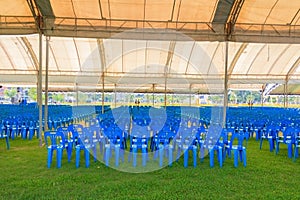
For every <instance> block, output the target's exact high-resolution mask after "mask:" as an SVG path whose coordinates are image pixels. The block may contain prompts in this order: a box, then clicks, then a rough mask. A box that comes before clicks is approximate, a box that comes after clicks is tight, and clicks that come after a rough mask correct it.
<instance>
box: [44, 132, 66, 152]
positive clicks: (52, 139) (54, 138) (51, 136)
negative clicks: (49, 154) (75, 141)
mask: <svg viewBox="0 0 300 200" xmlns="http://www.w3.org/2000/svg"><path fill="white" fill-rule="evenodd" d="M44 139H45V143H46V147H48V146H52V147H54V148H56V147H57V146H58V145H61V146H62V148H65V135H64V133H63V132H61V131H46V132H45V133H44Z"/></svg>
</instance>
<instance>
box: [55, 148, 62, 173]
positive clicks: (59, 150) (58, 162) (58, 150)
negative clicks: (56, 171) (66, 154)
mask: <svg viewBox="0 0 300 200" xmlns="http://www.w3.org/2000/svg"><path fill="white" fill-rule="evenodd" d="M56 154H57V155H56V159H57V168H61V160H62V148H61V147H57V150H56Z"/></svg>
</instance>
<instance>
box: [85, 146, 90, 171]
mask: <svg viewBox="0 0 300 200" xmlns="http://www.w3.org/2000/svg"><path fill="white" fill-rule="evenodd" d="M84 158H85V167H86V168H88V167H90V152H89V149H87V148H84Z"/></svg>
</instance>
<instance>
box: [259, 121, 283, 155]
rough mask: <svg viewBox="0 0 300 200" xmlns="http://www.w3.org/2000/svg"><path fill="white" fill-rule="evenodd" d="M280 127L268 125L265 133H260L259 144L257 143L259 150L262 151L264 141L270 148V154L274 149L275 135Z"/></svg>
mask: <svg viewBox="0 0 300 200" xmlns="http://www.w3.org/2000/svg"><path fill="white" fill-rule="evenodd" d="M279 129H280V127H278V126H274V125H270V126H268V127H267V128H266V129H265V131H263V132H262V133H261V137H260V143H259V149H262V143H263V141H264V140H268V142H269V147H270V152H272V151H273V149H274V148H275V142H276V135H277V133H278V132H279Z"/></svg>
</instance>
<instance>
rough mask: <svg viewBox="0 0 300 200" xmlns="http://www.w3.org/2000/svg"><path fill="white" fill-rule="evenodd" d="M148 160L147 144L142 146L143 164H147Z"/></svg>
mask: <svg viewBox="0 0 300 200" xmlns="http://www.w3.org/2000/svg"><path fill="white" fill-rule="evenodd" d="M146 161H147V146H145V147H142V165H143V166H146Z"/></svg>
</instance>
